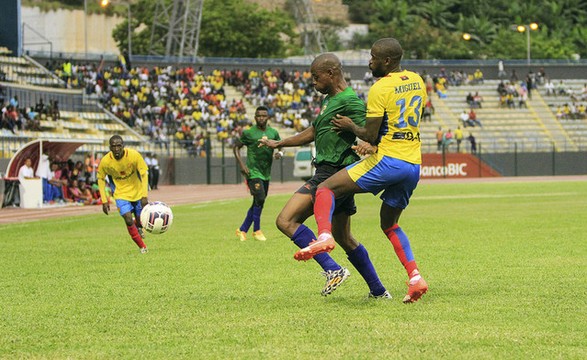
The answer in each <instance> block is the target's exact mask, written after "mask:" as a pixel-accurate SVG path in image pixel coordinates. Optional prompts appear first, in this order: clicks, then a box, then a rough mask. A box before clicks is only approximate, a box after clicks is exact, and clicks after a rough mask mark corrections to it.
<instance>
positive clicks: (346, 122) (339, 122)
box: [330, 114, 355, 133]
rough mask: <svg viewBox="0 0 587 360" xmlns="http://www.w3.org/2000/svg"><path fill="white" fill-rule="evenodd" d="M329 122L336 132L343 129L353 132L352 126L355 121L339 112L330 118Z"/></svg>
mask: <svg viewBox="0 0 587 360" xmlns="http://www.w3.org/2000/svg"><path fill="white" fill-rule="evenodd" d="M330 123H331V124H332V129H333V130H334V131H336V132H337V133H341V132H343V131H350V132H353V127H354V126H355V123H354V122H353V120H352V119H351V118H349V117H347V116H344V115H340V114H336V115H334V117H333V118H332V120H330Z"/></svg>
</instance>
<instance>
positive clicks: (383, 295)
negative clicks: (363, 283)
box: [368, 290, 392, 299]
mask: <svg viewBox="0 0 587 360" xmlns="http://www.w3.org/2000/svg"><path fill="white" fill-rule="evenodd" d="M368 298H369V299H391V298H392V296H391V294H390V293H389V291H387V290H385V292H384V293H383V294H381V295H373V293H372V292H369V296H368Z"/></svg>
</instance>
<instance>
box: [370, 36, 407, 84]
mask: <svg viewBox="0 0 587 360" xmlns="http://www.w3.org/2000/svg"><path fill="white" fill-rule="evenodd" d="M403 55H404V50H403V49H402V46H401V45H400V43H399V41H397V40H396V39H394V38H384V39H379V40H377V41H375V43H374V44H373V46H371V60H369V69H371V72H372V73H373V76H375V77H383V76H385V75H387V74H389V73H390V72H392V71H399V69H400V66H399V64H400V61H401V59H402V56H403Z"/></svg>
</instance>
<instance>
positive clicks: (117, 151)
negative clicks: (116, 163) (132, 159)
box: [110, 135, 124, 160]
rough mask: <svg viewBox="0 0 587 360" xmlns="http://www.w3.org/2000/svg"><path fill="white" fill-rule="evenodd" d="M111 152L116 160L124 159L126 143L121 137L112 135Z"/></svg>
mask: <svg viewBox="0 0 587 360" xmlns="http://www.w3.org/2000/svg"><path fill="white" fill-rule="evenodd" d="M110 151H112V155H114V158H115V159H116V160H120V159H122V155H124V141H123V140H122V136H120V135H112V137H111V138H110Z"/></svg>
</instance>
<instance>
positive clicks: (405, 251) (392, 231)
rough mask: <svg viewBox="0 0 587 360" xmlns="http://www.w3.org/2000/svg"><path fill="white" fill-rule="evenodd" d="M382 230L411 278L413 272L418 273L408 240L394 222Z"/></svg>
mask: <svg viewBox="0 0 587 360" xmlns="http://www.w3.org/2000/svg"><path fill="white" fill-rule="evenodd" d="M384 232H385V235H387V238H388V239H389V241H390V242H391V244H392V245H393V249H394V250H395V254H396V255H397V258H398V259H399V261H400V262H401V263H402V265H403V266H404V268H405V269H406V271H407V273H408V276H409V277H410V278H411V277H413V276H414V274H418V265H416V259H414V254H413V253H412V248H411V246H410V241H409V240H408V237H407V236H406V234H405V233H404V232H403V230H402V229H401V228H400V227H399V225H398V224H395V225H393V226H392V227H390V228H389V229H387V230H385V231H384ZM414 271H415V273H414Z"/></svg>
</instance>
